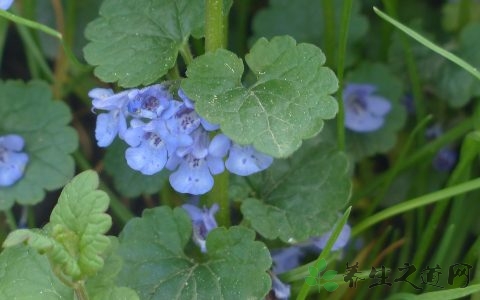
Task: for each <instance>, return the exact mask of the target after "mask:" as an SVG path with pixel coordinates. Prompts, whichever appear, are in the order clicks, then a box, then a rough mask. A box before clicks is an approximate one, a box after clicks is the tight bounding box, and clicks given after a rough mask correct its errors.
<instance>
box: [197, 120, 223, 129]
mask: <svg viewBox="0 0 480 300" xmlns="http://www.w3.org/2000/svg"><path fill="white" fill-rule="evenodd" d="M200 122H201V124H202V126H203V128H204V129H205V130H206V131H215V130H217V129H220V125H218V124H213V123H210V122H208V121H207V120H205V119H204V118H202V117H200Z"/></svg>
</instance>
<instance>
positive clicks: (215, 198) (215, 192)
mask: <svg viewBox="0 0 480 300" xmlns="http://www.w3.org/2000/svg"><path fill="white" fill-rule="evenodd" d="M229 175H230V173H228V172H223V173H222V174H219V175H217V176H215V184H214V185H213V188H212V190H211V191H210V192H209V193H208V194H207V196H206V197H205V202H206V204H207V206H208V207H211V206H212V205H213V204H214V203H217V204H218V205H219V206H220V210H219V211H218V213H217V214H216V215H215V219H216V220H217V221H218V225H219V226H225V227H229V226H230V201H229V197H228V185H229Z"/></svg>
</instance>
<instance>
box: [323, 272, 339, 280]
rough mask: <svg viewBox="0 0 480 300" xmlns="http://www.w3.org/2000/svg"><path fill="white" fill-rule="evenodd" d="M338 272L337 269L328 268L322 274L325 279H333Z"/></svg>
mask: <svg viewBox="0 0 480 300" xmlns="http://www.w3.org/2000/svg"><path fill="white" fill-rule="evenodd" d="M337 274H338V272H337V271H335V270H328V271H326V272H325V273H323V275H322V279H323V280H332V279H333V278H335V276H336V275H337Z"/></svg>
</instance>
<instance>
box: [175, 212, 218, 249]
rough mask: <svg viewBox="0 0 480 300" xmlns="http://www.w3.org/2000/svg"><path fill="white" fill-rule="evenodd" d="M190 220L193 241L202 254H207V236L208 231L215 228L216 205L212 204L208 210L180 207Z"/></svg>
mask: <svg viewBox="0 0 480 300" xmlns="http://www.w3.org/2000/svg"><path fill="white" fill-rule="evenodd" d="M182 207H183V209H185V210H186V211H187V213H188V215H189V216H190V219H192V226H193V241H194V242H195V244H197V245H198V246H199V247H200V250H201V251H202V252H203V253H206V252H207V243H206V240H207V235H208V233H209V232H210V231H212V230H213V229H215V228H217V227H218V225H217V221H216V220H215V214H216V213H217V211H218V209H219V207H218V204H216V203H215V204H213V205H212V207H210V209H207V208H206V207H203V209H200V208H198V207H196V206H195V205H191V204H184V205H182Z"/></svg>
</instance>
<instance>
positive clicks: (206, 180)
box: [169, 155, 213, 195]
mask: <svg viewBox="0 0 480 300" xmlns="http://www.w3.org/2000/svg"><path fill="white" fill-rule="evenodd" d="M169 179H170V184H171V185H172V187H173V188H174V189H175V190H176V191H177V192H180V193H188V194H193V195H201V194H205V193H206V192H208V191H210V190H211V189H212V187H213V177H212V175H211V174H210V171H209V169H208V166H207V162H206V160H205V159H204V158H202V159H197V158H194V157H193V156H191V155H187V156H186V157H185V158H184V159H183V161H182V163H181V164H180V167H179V168H178V170H177V171H175V172H173V173H172V174H171V175H170V178H169Z"/></svg>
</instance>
